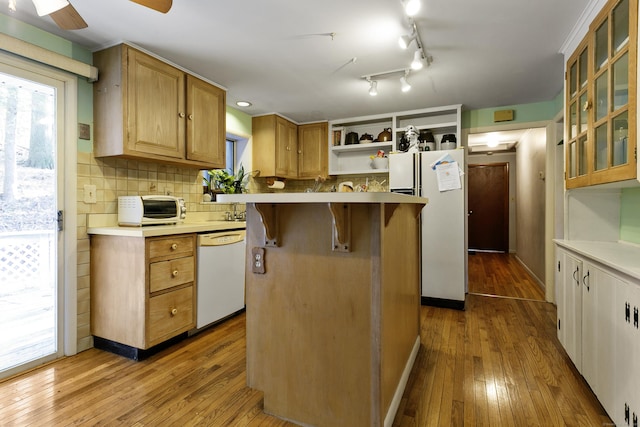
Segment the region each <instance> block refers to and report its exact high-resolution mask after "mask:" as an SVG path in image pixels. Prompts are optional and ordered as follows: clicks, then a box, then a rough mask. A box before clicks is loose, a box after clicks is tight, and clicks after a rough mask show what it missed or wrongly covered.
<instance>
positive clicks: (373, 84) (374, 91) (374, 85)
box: [367, 78, 378, 96]
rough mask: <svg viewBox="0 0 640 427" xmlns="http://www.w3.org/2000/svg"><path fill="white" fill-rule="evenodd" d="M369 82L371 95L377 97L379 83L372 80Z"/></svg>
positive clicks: (369, 79)
mask: <svg viewBox="0 0 640 427" xmlns="http://www.w3.org/2000/svg"><path fill="white" fill-rule="evenodd" d="M367 81H368V82H369V95H371V96H376V95H377V94H378V82H377V81H376V80H371V78H368V79H367Z"/></svg>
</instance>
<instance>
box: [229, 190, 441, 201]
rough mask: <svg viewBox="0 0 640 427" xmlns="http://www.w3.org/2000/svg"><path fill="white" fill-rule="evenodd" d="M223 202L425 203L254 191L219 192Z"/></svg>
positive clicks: (393, 197)
mask: <svg viewBox="0 0 640 427" xmlns="http://www.w3.org/2000/svg"><path fill="white" fill-rule="evenodd" d="M217 200H218V201H220V202H223V203H235V202H239V203H414V204H427V203H428V202H429V199H427V198H425V197H416V196H408V195H406V194H399V193H388V192H381V193H366V192H363V193H256V194H219V195H218V196H217Z"/></svg>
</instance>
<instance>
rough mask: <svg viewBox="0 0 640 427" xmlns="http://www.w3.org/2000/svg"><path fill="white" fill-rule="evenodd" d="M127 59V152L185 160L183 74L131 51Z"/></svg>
mask: <svg viewBox="0 0 640 427" xmlns="http://www.w3.org/2000/svg"><path fill="white" fill-rule="evenodd" d="M127 58H128V67H127V91H126V94H127V102H126V105H127V111H126V113H125V120H127V129H128V132H126V135H127V142H126V146H127V149H128V150H129V151H132V152H137V153H148V154H157V155H162V156H167V157H173V158H178V159H184V140H185V120H184V73H183V72H182V71H181V70H178V69H177V68H174V67H172V66H170V65H168V64H165V63H164V62H162V61H160V60H158V59H156V58H153V57H151V56H149V55H146V54H144V53H142V52H138V51H136V50H133V49H128V55H127Z"/></svg>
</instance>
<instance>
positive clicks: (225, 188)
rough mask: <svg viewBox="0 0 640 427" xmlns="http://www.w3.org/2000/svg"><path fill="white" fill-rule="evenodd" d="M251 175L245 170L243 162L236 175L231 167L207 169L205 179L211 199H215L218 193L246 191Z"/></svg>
mask: <svg viewBox="0 0 640 427" xmlns="http://www.w3.org/2000/svg"><path fill="white" fill-rule="evenodd" d="M250 175H251V174H250V173H246V172H245V170H244V166H242V164H241V165H240V168H239V169H238V172H236V174H235V175H234V174H233V173H232V172H231V171H230V170H229V169H213V170H210V171H207V177H205V178H204V180H205V181H206V182H207V183H208V185H209V195H210V197H211V201H215V195H216V194H240V193H246V192H247V184H248V182H249V176H250ZM205 201H206V200H205Z"/></svg>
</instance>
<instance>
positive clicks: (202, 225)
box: [87, 220, 247, 237]
mask: <svg viewBox="0 0 640 427" xmlns="http://www.w3.org/2000/svg"><path fill="white" fill-rule="evenodd" d="M246 227H247V223H246V222H245V221H218V220H210V221H207V220H205V221H200V222H183V223H180V224H173V225H146V226H144V227H119V226H111V227H108V226H107V227H89V228H88V229H87V233H88V234H102V235H107V236H128V237H155V236H168V235H171V234H183V233H207V232H212V231H224V230H238V229H244V228H246Z"/></svg>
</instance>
